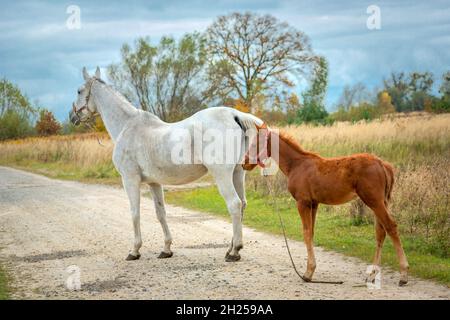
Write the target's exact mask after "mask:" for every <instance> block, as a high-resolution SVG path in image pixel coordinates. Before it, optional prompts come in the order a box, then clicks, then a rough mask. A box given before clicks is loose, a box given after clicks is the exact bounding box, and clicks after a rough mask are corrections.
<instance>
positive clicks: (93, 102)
mask: <svg viewBox="0 0 450 320" xmlns="http://www.w3.org/2000/svg"><path fill="white" fill-rule="evenodd" d="M83 77H84V80H85V81H86V83H85V84H84V85H83V86H81V87H80V88H79V90H78V98H77V101H76V102H75V103H74V104H73V108H72V111H71V112H70V121H71V122H72V123H74V124H76V125H77V124H79V123H80V122H85V121H87V120H89V119H90V118H91V117H92V116H94V115H95V114H99V115H100V116H101V118H102V120H103V122H104V124H105V127H106V130H107V131H108V133H109V135H110V136H111V138H112V141H113V142H114V151H113V158H112V160H113V163H114V165H115V167H116V168H117V171H118V172H119V173H120V175H121V176H122V182H123V186H124V188H125V191H126V193H127V195H128V198H129V200H130V209H131V216H132V220H133V227H134V247H133V249H132V250H131V251H130V253H129V254H128V257H127V260H136V259H139V257H140V254H139V249H140V248H141V245H142V239H141V230H140V186H141V182H144V183H147V184H149V185H150V189H151V193H152V198H153V201H154V204H155V210H156V214H157V217H158V220H159V222H160V223H161V226H162V229H163V232H164V249H163V251H162V252H161V254H160V255H159V256H158V258H170V257H171V256H172V255H173V253H172V251H171V249H170V246H171V244H172V236H171V234H170V231H169V227H168V225H167V221H166V212H165V208H164V194H163V188H162V185H164V184H186V183H189V182H192V181H194V180H197V179H199V178H200V177H202V176H203V175H205V174H206V173H207V172H209V173H210V174H211V175H212V176H213V178H214V180H215V182H216V184H217V187H218V189H219V192H220V194H221V195H222V197H223V198H224V199H225V202H226V204H227V207H228V211H229V213H230V215H231V219H232V222H233V238H232V240H231V245H230V248H229V249H228V251H227V254H226V256H225V260H226V261H238V260H239V259H240V255H239V250H240V249H242V247H243V242H242V216H243V211H244V208H245V206H246V198H245V189H244V179H245V174H244V170H243V168H242V166H241V162H242V160H243V157H244V154H245V152H246V150H247V147H248V140H249V138H248V136H247V135H241V137H240V138H239V139H240V147H239V148H238V151H237V155H236V158H235V159H234V160H235V161H231V162H232V163H231V162H229V161H226V162H224V161H216V160H217V159H210V158H208V159H204V157H203V156H204V155H205V153H207V151H208V150H209V151H210V150H211V149H214V150H216V151H217V150H219V151H220V150H225V149H224V148H223V141H218V140H214V141H212V142H211V143H210V144H209V145H205V146H203V145H200V147H198V143H197V140H195V141H196V142H195V145H196V146H197V147H195V146H194V151H193V152H192V156H191V157H189V159H191V160H193V161H190V162H189V163H185V162H182V163H174V161H172V158H173V155H174V150H175V149H176V147H177V146H178V147H180V138H181V141H182V142H181V149H182V150H190V149H191V148H192V146H193V145H194V137H195V136H196V134H197V136H198V135H200V136H202V135H204V134H205V133H206V132H207V130H208V129H214V130H215V132H221V133H225V132H228V131H230V130H234V132H235V131H236V130H238V131H239V132H240V133H242V132H247V131H250V130H248V129H254V128H255V124H257V125H262V124H263V121H262V120H260V119H258V118H257V117H255V116H253V115H250V114H247V113H242V112H239V111H237V110H235V109H232V108H226V107H217V108H208V109H205V110H202V111H199V112H197V113H196V114H194V115H193V116H191V117H189V118H187V119H185V120H182V121H179V122H176V123H167V122H164V121H162V120H160V119H159V118H158V117H156V116H155V115H153V114H151V113H149V112H145V111H142V110H139V109H136V108H135V107H134V106H133V105H132V104H131V103H130V102H128V101H127V100H126V99H125V98H124V97H123V96H122V95H121V94H120V93H118V92H117V91H115V90H114V89H113V88H112V87H110V86H108V85H107V84H105V82H104V81H102V80H101V79H100V70H99V68H98V67H97V70H96V72H95V76H93V77H90V76H89V74H88V73H87V71H86V68H83ZM175 132H176V133H177V134H174V133H175ZM225 152H227V151H226V150H225ZM219 153H220V152H219ZM175 154H176V152H175Z"/></svg>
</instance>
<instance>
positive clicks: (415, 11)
mask: <svg viewBox="0 0 450 320" xmlns="http://www.w3.org/2000/svg"><path fill="white" fill-rule="evenodd" d="M0 2H1V11H0V77H6V78H7V79H9V80H11V81H13V82H14V83H16V84H18V85H19V87H20V88H21V89H22V90H23V91H24V92H25V93H26V94H27V95H28V96H29V97H30V99H31V100H32V101H35V100H38V101H39V103H40V105H42V106H45V107H47V108H49V109H51V110H52V111H54V112H55V114H56V116H57V117H58V119H60V120H64V119H66V118H67V113H68V111H69V109H70V105H71V103H72V101H73V100H74V99H75V96H76V90H77V88H78V87H79V85H80V84H82V75H81V69H82V67H83V66H86V67H87V68H88V69H89V70H90V71H91V72H92V71H93V70H94V69H95V66H97V65H98V66H100V67H101V68H105V67H106V66H107V65H108V64H110V63H112V62H118V61H119V58H120V55H119V50H120V47H121V45H122V44H123V43H124V42H128V43H131V42H133V40H134V39H136V38H137V37H140V36H150V38H151V40H152V41H154V42H157V41H158V39H159V38H160V37H161V36H162V35H173V36H175V37H178V36H180V35H181V34H183V33H185V32H190V31H194V30H197V31H203V30H205V29H206V27H207V26H208V25H209V24H210V23H211V22H212V21H213V20H214V19H215V17H216V16H218V15H223V14H227V13H231V12H234V11H240V12H244V11H255V12H259V13H270V14H272V15H274V16H276V17H277V18H278V19H280V20H283V21H287V22H288V23H289V24H291V25H292V26H295V27H296V28H298V29H300V30H302V31H304V32H305V33H306V34H307V35H308V36H309V37H310V39H311V42H312V46H313V50H314V51H315V52H317V53H319V54H322V55H324V56H325V57H326V58H327V60H328V61H329V67H330V74H329V80H330V81H329V92H328V96H327V107H328V109H329V110H331V109H332V107H333V106H334V105H335V103H336V101H337V99H338V97H339V95H340V93H341V91H342V88H343V87H344V86H345V85H351V84H354V83H356V82H359V81H361V82H364V83H365V84H366V85H367V86H368V87H369V88H373V87H377V86H378V87H380V86H381V82H382V79H383V77H386V76H388V75H389V73H390V72H391V71H406V72H408V71H412V70H417V71H431V72H433V73H434V75H435V80H436V81H437V82H438V83H439V82H440V78H441V75H442V73H443V72H444V71H446V70H450V1H448V0H445V1H444V0H443V1H372V0H371V1H364V0H348V1H320V0H319V1H318V0H314V1H313V0H307V1H298V0H296V1H288V0H286V1H269V0H251V1H245V0H240V1H226V0H213V1H191V0H177V1H170V0H166V1H162V0H160V1H132V0H127V1H120V2H117V3H114V2H113V1H95V2H94V1H76V2H72V1H0ZM69 5H78V6H79V7H80V9H81V29H79V30H69V29H68V28H67V27H66V20H67V18H68V17H69V14H67V13H66V10H67V7H68V6H69ZM370 5H377V6H378V7H379V8H380V9H381V29H379V30H369V29H368V28H367V26H366V21H367V18H368V17H369V16H370V14H368V13H367V12H366V10H367V8H368V6H370Z"/></svg>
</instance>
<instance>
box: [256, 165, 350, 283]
mask: <svg viewBox="0 0 450 320" xmlns="http://www.w3.org/2000/svg"><path fill="white" fill-rule="evenodd" d="M263 175H264V177H266V178H267V177H268V175H266V171H265V169H263ZM267 185H268V189H269V194H270V197H271V198H272V206H273V209H274V211H275V212H276V213H277V214H278V219H279V220H280V226H281V230H282V231H283V237H284V242H285V243H286V249H287V252H288V254H289V259H290V260H291V264H292V267H293V268H294V271H295V273H296V274H297V275H298V276H299V277H300V279H302V280H303V281H304V282H310V283H326V284H343V283H344V282H343V281H322V280H311V279H307V278H305V277H304V276H302V275H301V274H300V272H298V270H297V267H296V266H295V262H294V259H293V258H292V254H291V249H290V248H289V243H288V241H287V237H286V228H285V226H284V222H283V219H282V218H281V213H280V211H279V210H278V205H277V201H276V197H275V194H274V193H273V190H272V187H271V185H270V183H268V184H267Z"/></svg>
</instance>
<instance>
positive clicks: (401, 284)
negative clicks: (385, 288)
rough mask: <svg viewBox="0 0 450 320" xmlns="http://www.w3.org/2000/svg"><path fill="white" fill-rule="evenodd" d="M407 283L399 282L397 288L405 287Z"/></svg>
mask: <svg viewBox="0 0 450 320" xmlns="http://www.w3.org/2000/svg"><path fill="white" fill-rule="evenodd" d="M407 283H408V280H400V281H399V282H398V286H399V287H404V286H406V284H407Z"/></svg>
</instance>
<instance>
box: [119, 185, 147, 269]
mask: <svg viewBox="0 0 450 320" xmlns="http://www.w3.org/2000/svg"><path fill="white" fill-rule="evenodd" d="M122 183H123V187H124V188H125V191H126V192H127V195H128V199H129V200H130V211H131V218H132V220H133V229H134V247H133V249H132V250H131V251H130V253H129V254H128V256H127V258H126V260H137V259H139V258H140V257H141V255H140V254H139V249H140V248H141V246H142V238H141V223H140V200H141V192H140V185H141V180H140V178H139V177H138V176H123V177H122Z"/></svg>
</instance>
